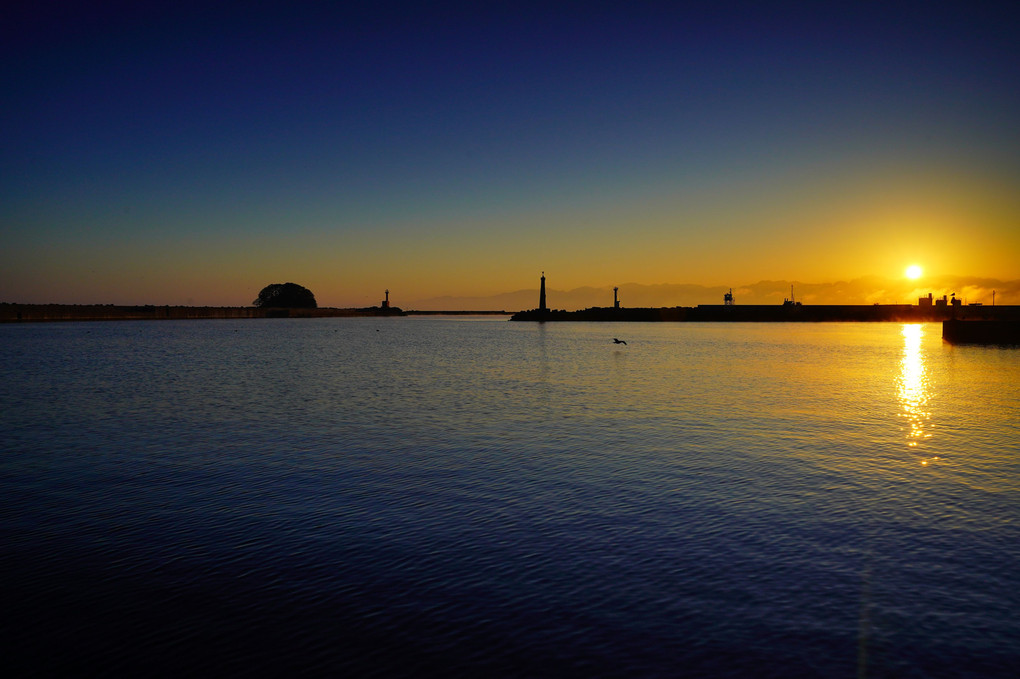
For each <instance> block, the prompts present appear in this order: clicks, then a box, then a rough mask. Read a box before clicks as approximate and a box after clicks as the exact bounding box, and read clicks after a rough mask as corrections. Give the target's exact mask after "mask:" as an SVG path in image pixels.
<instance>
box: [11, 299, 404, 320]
mask: <svg viewBox="0 0 1020 679" xmlns="http://www.w3.org/2000/svg"><path fill="white" fill-rule="evenodd" d="M403 315H405V313H404V311H403V310H401V309H399V308H397V307H389V308H387V309H382V308H379V307H369V308H365V309H334V308H318V309H275V308H270V309H263V308H259V307H213V306H155V305H152V304H146V305H139V306H122V305H115V304H8V303H4V304H0V323H17V322H32V321H148V320H186V319H227V318H336V317H347V316H403Z"/></svg>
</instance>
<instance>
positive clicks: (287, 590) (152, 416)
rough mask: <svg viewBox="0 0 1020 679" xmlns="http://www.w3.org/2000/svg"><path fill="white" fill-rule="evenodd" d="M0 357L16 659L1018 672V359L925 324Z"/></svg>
mask: <svg viewBox="0 0 1020 679" xmlns="http://www.w3.org/2000/svg"><path fill="white" fill-rule="evenodd" d="M614 336H616V337H620V338H622V339H625V340H626V341H627V342H628V344H627V345H626V346H623V345H614V344H613V343H612V342H611V338H612V337H614ZM0 370H2V380H0V425H2V432H0V433H2V438H0V453H2V455H0V493H2V494H0V512H2V514H0V517H2V521H0V565H2V573H0V575H2V583H0V588H2V591H3V602H4V603H3V607H4V610H5V612H4V615H3V619H4V622H3V626H4V629H3V635H2V637H3V646H4V658H5V661H4V663H5V666H6V667H13V668H14V669H15V670H16V672H17V673H18V674H33V673H38V674H51V673H53V672H64V673H67V674H77V675H80V674H83V673H84V674H122V675H137V676H145V675H150V676H151V675H153V674H175V675H182V674H193V673H196V672H201V673H211V672H214V673H218V674H249V673H254V672H256V671H257V672H275V673H278V674H280V675H284V674H286V675H291V674H295V673H321V674H335V675H338V676H339V675H346V676H423V675H435V676H491V675H493V674H498V675H514V676H628V677H636V676H664V677H669V676H723V677H727V676H728V677H759V676H763V677H791V676H817V677H865V676H875V677H955V676H961V677H962V676H1002V677H1013V676H1020V615H1018V611H1020V558H1018V557H1020V350H1018V349H1015V348H996V347H991V348H989V347H954V346H951V345H948V344H944V343H943V342H942V340H941V328H940V327H939V325H937V324H918V325H898V324H803V325H802V324H732V325H730V324H693V323H692V324H669V323H662V324H616V325H613V324H600V323H577V324H574V323H560V324H546V325H536V324H515V323H507V322H505V321H504V320H503V319H493V318H486V319H466V318H461V319H443V318H401V319H307V320H286V319H281V320H241V321H191V322H172V321H166V322H138V323H132V322H123V323H120V322H111V323H69V324H25V325H6V326H0Z"/></svg>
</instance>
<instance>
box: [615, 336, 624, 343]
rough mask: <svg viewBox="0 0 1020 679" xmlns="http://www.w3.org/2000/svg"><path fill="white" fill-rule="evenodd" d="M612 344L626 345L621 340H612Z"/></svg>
mask: <svg viewBox="0 0 1020 679" xmlns="http://www.w3.org/2000/svg"><path fill="white" fill-rule="evenodd" d="M613 344H626V342H624V341H623V340H622V339H616V338H615V337H614V338H613Z"/></svg>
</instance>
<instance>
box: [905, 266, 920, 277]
mask: <svg viewBox="0 0 1020 679" xmlns="http://www.w3.org/2000/svg"><path fill="white" fill-rule="evenodd" d="M921 273H922V271H921V267H919V266H918V265H917V264H911V265H910V266H908V267H907V270H906V271H904V272H903V275H904V276H906V277H907V278H910V279H911V280H917V279H918V278H920V277H921Z"/></svg>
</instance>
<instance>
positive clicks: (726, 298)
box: [722, 288, 733, 306]
mask: <svg viewBox="0 0 1020 679" xmlns="http://www.w3.org/2000/svg"><path fill="white" fill-rule="evenodd" d="M722 298H723V304H725V305H726V306H733V288H730V291H729V292H726V293H723V296H722Z"/></svg>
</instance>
